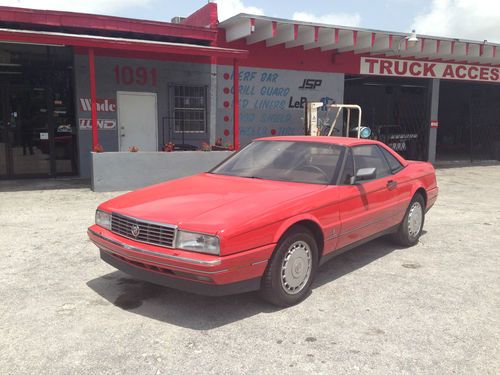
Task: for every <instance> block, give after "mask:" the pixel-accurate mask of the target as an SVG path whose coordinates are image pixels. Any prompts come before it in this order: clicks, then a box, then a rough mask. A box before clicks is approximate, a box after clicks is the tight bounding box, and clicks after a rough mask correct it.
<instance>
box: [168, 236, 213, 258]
mask: <svg viewBox="0 0 500 375" xmlns="http://www.w3.org/2000/svg"><path fill="white" fill-rule="evenodd" d="M175 247H176V248H178V249H184V250H191V251H196V252H198V253H207V254H214V255H219V254H220V245H219V238H218V237H216V236H210V235H208V234H203V233H194V232H185V231H183V230H179V231H177V240H176V245H175Z"/></svg>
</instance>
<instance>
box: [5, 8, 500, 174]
mask: <svg viewBox="0 0 500 375" xmlns="http://www.w3.org/2000/svg"><path fill="white" fill-rule="evenodd" d="M216 7H217V6H216V4H214V3H209V4H207V5H206V6H204V7H203V8H201V9H200V10H198V11H196V12H195V13H193V14H192V15H191V16H189V17H187V18H186V19H179V20H177V21H179V22H180V23H166V22H165V23H164V22H151V21H141V20H131V19H124V18H117V17H108V16H95V15H87V14H78V13H69V12H52V11H39V10H30V9H20V8H11V7H2V8H1V9H0V10H1V12H0V24H1V28H0V73H1V74H0V116H1V117H0V178H21V177H42V176H62V175H76V176H80V177H89V176H90V173H91V158H90V152H91V151H92V150H93V149H95V147H96V145H97V144H98V146H99V148H100V149H103V150H104V151H128V150H129V149H139V150H140V151H161V150H163V149H164V147H165V144H168V143H172V144H175V145H176V148H178V149H196V148H199V147H200V146H201V145H202V144H203V143H208V144H215V143H218V144H220V143H222V145H226V146H233V147H235V148H238V147H239V146H243V145H245V144H247V143H248V142H250V141H251V140H252V139H254V138H258V137H262V136H272V135H289V134H303V132H304V111H305V106H306V103H307V102H308V101H321V102H323V103H325V106H324V108H322V109H321V110H320V112H319V119H320V122H321V123H322V124H325V125H327V124H329V123H331V121H332V119H333V117H334V116H335V115H336V113H335V112H334V111H332V110H330V109H328V107H327V105H328V104H333V103H353V104H359V105H360V106H361V107H362V109H363V118H362V123H363V125H366V126H369V127H370V128H372V130H373V131H374V136H375V137H377V138H378V139H380V140H382V141H384V142H386V143H388V144H389V145H391V147H393V148H395V149H396V150H397V151H399V152H401V153H403V154H405V156H407V157H409V158H413V159H420V160H430V161H436V160H491V159H500V124H499V123H498V121H497V119H498V118H500V116H499V115H500V113H499V112H500V106H498V100H499V99H500V87H499V86H498V83H499V82H500V68H499V66H500V49H499V47H500V46H497V45H496V44H493V43H488V42H477V41H464V40H458V39H446V38H438V37H432V36H420V35H417V36H416V38H410V37H409V36H408V35H407V34H405V33H389V32H384V31H377V30H366V29H354V28H346V27H338V26H335V25H322V24H313V23H302V22H297V21H292V20H283V19H275V18H268V17H262V16H254V15H246V14H240V15H238V16H235V17H233V18H231V19H228V20H226V21H224V22H222V23H218V21H217V8H216ZM497 50H498V54H497ZM235 72H236V73H237V74H236V75H235V74H234V73H235ZM234 87H238V90H236V92H235V90H234Z"/></svg>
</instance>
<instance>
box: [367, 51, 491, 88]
mask: <svg viewBox="0 0 500 375" xmlns="http://www.w3.org/2000/svg"><path fill="white" fill-rule="evenodd" d="M360 74H370V75H378V76H396V77H414V78H442V79H458V80H467V81H483V82H500V68H496V67H491V66H477V65H466V64H448V63H439V62H432V61H414V60H396V59H380V58H373V57H362V58H361V67H360Z"/></svg>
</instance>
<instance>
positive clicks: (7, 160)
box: [0, 86, 52, 177]
mask: <svg viewBox="0 0 500 375" xmlns="http://www.w3.org/2000/svg"><path fill="white" fill-rule="evenodd" d="M0 95H1V97H2V100H1V101H2V103H1V104H0V108H2V117H1V120H0V128H1V135H0V152H2V154H3V155H2V156H3V157H2V159H1V160H2V161H3V162H0V173H1V174H2V175H3V176H13V177H16V176H24V175H37V176H48V175H50V171H51V162H52V160H51V152H50V151H51V150H50V149H51V147H50V146H51V145H50V142H51V139H50V137H49V134H50V133H51V127H50V124H49V121H48V120H49V119H48V116H47V113H48V108H47V107H48V104H49V98H48V89H47V88H43V87H38V88H37V89H36V90H32V89H31V90H30V88H29V87H23V86H3V87H0Z"/></svg>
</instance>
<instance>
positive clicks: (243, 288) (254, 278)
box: [88, 225, 274, 296]
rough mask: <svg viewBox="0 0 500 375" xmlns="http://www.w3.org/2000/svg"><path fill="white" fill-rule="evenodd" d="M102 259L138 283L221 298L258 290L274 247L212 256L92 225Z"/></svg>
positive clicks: (90, 231)
mask: <svg viewBox="0 0 500 375" xmlns="http://www.w3.org/2000/svg"><path fill="white" fill-rule="evenodd" d="M88 236H89V238H90V239H91V241H92V242H93V243H94V244H95V245H96V246H97V247H98V248H99V249H100V254H101V259H103V260H104V261H105V262H107V263H109V264H110V265H112V266H113V267H115V268H117V269H119V270H121V271H123V272H125V273H127V274H130V275H131V276H134V277H136V278H138V279H142V280H145V281H149V282H151V283H155V284H159V285H163V286H167V287H171V288H175V289H180V290H184V291H188V292H192V293H197V294H203V295H211V296H220V295H228V294H236V293H243V292H248V291H252V290H257V289H259V288H260V280H261V277H262V274H263V273H264V271H265V268H266V266H267V261H268V259H269V258H270V257H271V254H272V252H273V249H274V244H270V245H267V246H263V247H259V248H256V249H252V250H248V251H244V252H241V253H237V254H232V255H228V256H221V257H218V256H213V255H206V254H198V253H192V252H188V251H182V250H178V249H169V248H163V247H158V246H153V245H148V244H143V243H139V242H135V241H131V240H129V239H127V238H124V237H121V236H118V235H116V234H114V233H112V232H110V231H108V230H106V229H104V228H101V227H99V226H97V225H94V226H92V227H90V228H89V229H88Z"/></svg>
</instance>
